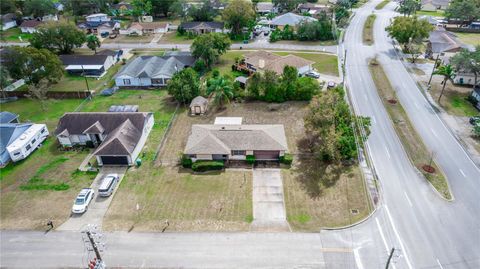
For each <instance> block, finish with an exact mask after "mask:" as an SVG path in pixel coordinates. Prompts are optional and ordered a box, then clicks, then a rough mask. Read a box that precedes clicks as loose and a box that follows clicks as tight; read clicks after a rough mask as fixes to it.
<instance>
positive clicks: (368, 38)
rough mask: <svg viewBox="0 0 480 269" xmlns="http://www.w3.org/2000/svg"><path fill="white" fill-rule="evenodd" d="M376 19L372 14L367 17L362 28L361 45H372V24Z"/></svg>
mask: <svg viewBox="0 0 480 269" xmlns="http://www.w3.org/2000/svg"><path fill="white" fill-rule="evenodd" d="M376 18H377V16H376V15H374V14H372V15H370V16H368V17H367V20H366V21H365V25H364V26H363V44H365V45H368V46H371V45H373V42H374V40H373V23H374V22H375V19H376Z"/></svg>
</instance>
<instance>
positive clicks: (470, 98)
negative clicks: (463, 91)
mask: <svg viewBox="0 0 480 269" xmlns="http://www.w3.org/2000/svg"><path fill="white" fill-rule="evenodd" d="M467 101H469V102H470V103H472V105H473V106H477V104H478V101H477V99H475V97H473V96H472V95H469V96H468V97H467Z"/></svg>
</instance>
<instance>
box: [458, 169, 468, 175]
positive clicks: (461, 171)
mask: <svg viewBox="0 0 480 269" xmlns="http://www.w3.org/2000/svg"><path fill="white" fill-rule="evenodd" d="M459 170H460V173H461V174H462V175H463V177H467V175H465V173H464V172H463V170H462V169H459Z"/></svg>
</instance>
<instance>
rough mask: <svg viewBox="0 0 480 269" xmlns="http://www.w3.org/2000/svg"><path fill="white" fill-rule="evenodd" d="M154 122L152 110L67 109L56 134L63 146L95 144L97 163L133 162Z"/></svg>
mask: <svg viewBox="0 0 480 269" xmlns="http://www.w3.org/2000/svg"><path fill="white" fill-rule="evenodd" d="M153 123H154V119H153V113H150V112H148V113H147V112H91V113H90V112H75V113H65V114H64V115H63V116H62V117H61V118H60V121H59V123H58V126H57V129H56V130H55V136H56V137H57V139H58V142H59V143H60V144H61V145H62V146H64V147H67V148H69V147H73V146H76V145H82V146H90V147H96V149H95V150H94V152H93V155H94V156H95V157H96V158H97V162H98V165H100V166H102V165H129V166H130V165H133V164H134V162H135V160H136V159H137V157H138V155H139V153H140V151H141V150H142V148H143V146H144V145H145V142H146V140H147V137H148V135H149V133H150V131H151V130H152V127H153Z"/></svg>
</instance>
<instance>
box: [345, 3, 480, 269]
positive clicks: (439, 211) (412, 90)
mask: <svg viewBox="0 0 480 269" xmlns="http://www.w3.org/2000/svg"><path fill="white" fill-rule="evenodd" d="M379 2H380V0H375V1H372V2H370V3H368V4H366V5H365V6H364V7H363V8H362V9H360V10H358V12H357V13H356V15H355V17H354V19H353V21H352V23H351V26H350V27H349V29H348V31H347V33H346V36H345V44H344V47H345V48H346V49H347V67H346V70H347V77H346V81H347V84H348V85H349V91H350V93H351V95H352V98H353V102H354V107H355V110H356V111H357V113H358V114H361V115H367V116H370V117H372V134H371V136H370V138H369V140H368V143H367V144H368V147H369V150H370V153H371V155H372V159H373V162H374V164H375V167H376V168H377V173H378V175H379V178H380V181H381V185H382V191H383V197H384V207H382V208H381V209H380V211H379V212H378V214H377V215H376V216H375V218H374V219H375V222H377V221H378V223H376V224H377V225H373V224H372V225H371V228H372V229H375V230H376V231H377V232H376V233H375V234H380V237H381V238H382V240H381V243H380V246H381V247H384V248H385V252H386V251H387V250H389V249H390V248H391V247H395V248H397V249H400V250H401V252H400V253H401V254H402V256H401V257H399V258H398V262H397V266H398V267H400V268H480V254H479V253H480V226H479V224H480V219H479V217H478V216H479V214H480V203H479V202H478V195H479V193H480V171H479V170H478V169H477V168H476V167H475V166H474V165H473V163H472V162H471V161H470V159H469V157H468V156H467V154H466V153H465V152H464V151H463V149H462V148H461V146H460V145H459V144H458V143H457V141H456V140H455V139H454V138H453V136H452V135H451V134H450V132H449V130H448V129H446V128H445V127H444V125H443V124H442V122H441V121H440V119H439V118H438V117H437V115H436V114H435V112H434V111H433V110H432V109H431V107H430V105H429V104H428V102H427V101H426V100H425V98H424V97H423V95H421V93H420V92H419V90H418V89H417V86H416V84H415V82H414V81H413V79H412V78H411V77H410V75H409V74H408V72H407V71H406V69H405V68H404V66H403V65H402V63H401V62H400V61H399V60H398V59H397V58H396V54H395V52H394V51H393V47H392V44H391V40H390V39H389V38H388V37H387V35H386V32H385V31H384V28H385V27H386V26H387V25H388V24H389V21H390V18H392V17H393V16H395V15H396V14H395V13H394V12H393V9H394V6H395V3H393V2H391V3H390V4H388V5H387V6H386V8H385V9H384V10H381V11H375V13H376V14H377V19H376V21H375V25H374V39H375V44H374V45H373V46H371V47H369V46H364V45H363V44H362V28H363V25H364V22H365V20H366V17H367V16H368V15H369V14H371V13H372V11H373V10H374V7H375V5H376V4H378V3H379ZM375 55H376V56H377V57H378V59H379V60H380V62H381V63H382V65H383V66H384V68H385V71H386V73H387V75H388V77H389V78H390V80H391V82H392V84H393V86H394V88H395V89H396V91H397V95H398V98H399V99H400V101H401V103H402V105H404V107H405V109H406V111H407V113H408V115H409V117H410V119H411V120H412V122H413V124H414V126H415V128H416V129H417V131H418V132H419V134H420V136H421V137H422V139H423V140H424V141H425V143H426V145H427V147H428V148H429V149H431V150H434V151H435V153H436V154H435V159H436V161H437V162H438V163H439V165H440V166H441V168H442V169H443V170H444V172H445V174H446V175H447V177H448V178H449V180H450V186H451V189H452V191H453V195H454V196H455V201H454V202H451V203H449V202H446V201H444V200H442V199H441V198H439V197H438V196H437V195H435V194H434V193H433V192H432V191H431V188H430V186H429V185H428V184H427V183H426V182H425V180H423V179H422V178H421V177H420V176H419V175H418V173H417V171H416V170H415V169H414V168H413V167H412V165H411V164H410V162H409V161H408V158H407V156H406V154H405V152H404V150H403V148H402V146H401V143H400V141H399V139H398V137H397V135H396V134H395V132H394V129H393V126H392V124H391V122H390V119H389V118H388V115H387V113H386V111H385V108H384V107H383V104H382V102H381V100H380V99H379V97H378V94H377V91H376V89H375V85H374V83H373V81H372V79H371V76H370V74H369V71H368V66H367V60H368V59H369V58H371V57H374V56H375ZM363 251H364V252H363V253H364V254H365V255H368V253H370V252H371V251H375V250H374V249H373V248H372V249H368V248H367V249H363ZM367 268H368V267H367Z"/></svg>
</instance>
